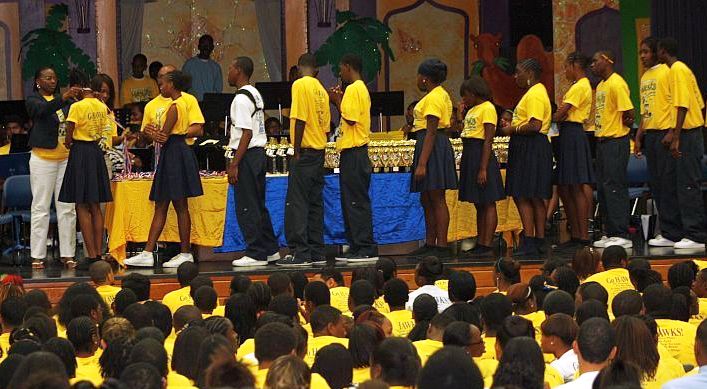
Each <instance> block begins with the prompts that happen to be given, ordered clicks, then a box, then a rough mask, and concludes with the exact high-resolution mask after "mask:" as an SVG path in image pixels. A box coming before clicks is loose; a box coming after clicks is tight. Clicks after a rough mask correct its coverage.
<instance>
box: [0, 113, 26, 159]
mask: <svg viewBox="0 0 707 389" xmlns="http://www.w3.org/2000/svg"><path fill="white" fill-rule="evenodd" d="M3 127H4V130H5V136H7V141H8V143H7V144H6V145H5V146H2V147H0V155H8V154H10V151H11V149H12V136H13V135H27V128H25V120H24V119H23V118H21V117H20V116H18V115H14V114H10V115H7V116H5V117H4V121H3ZM15 152H20V151H15Z"/></svg>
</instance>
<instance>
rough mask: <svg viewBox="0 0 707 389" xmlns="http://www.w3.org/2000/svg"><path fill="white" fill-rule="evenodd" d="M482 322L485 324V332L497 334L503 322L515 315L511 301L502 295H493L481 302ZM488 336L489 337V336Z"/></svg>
mask: <svg viewBox="0 0 707 389" xmlns="http://www.w3.org/2000/svg"><path fill="white" fill-rule="evenodd" d="M479 305H480V307H479V308H480V309H481V321H482V322H483V323H484V332H486V333H487V334H488V332H489V331H490V332H491V333H494V332H496V331H497V330H498V329H499V328H500V327H501V324H502V323H503V320H504V319H505V318H506V317H508V316H511V315H512V314H513V305H512V303H511V299H509V298H508V296H505V295H503V294H501V293H491V294H489V295H488V296H486V297H484V299H483V300H481V304H479ZM487 336H488V335H487Z"/></svg>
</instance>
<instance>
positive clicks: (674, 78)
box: [668, 61, 705, 129]
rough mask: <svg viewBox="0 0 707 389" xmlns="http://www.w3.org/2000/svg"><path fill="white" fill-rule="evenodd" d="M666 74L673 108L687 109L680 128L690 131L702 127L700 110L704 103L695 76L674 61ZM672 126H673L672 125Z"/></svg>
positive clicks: (703, 123) (684, 66)
mask: <svg viewBox="0 0 707 389" xmlns="http://www.w3.org/2000/svg"><path fill="white" fill-rule="evenodd" d="M668 74H669V76H670V95H671V97H672V99H673V107H675V108H677V107H682V108H687V114H686V115H685V122H684V123H683V125H682V128H684V129H692V128H696V127H702V126H704V125H705V118H704V116H703V115H702V109H703V108H704V107H705V101H704V99H703V98H702V93H701V92H700V87H699V86H698V85H697V79H695V74H694V73H692V70H690V68H689V67H687V65H685V64H684V63H682V62H681V61H676V62H675V63H674V64H673V66H671V67H670V71H669V72H668ZM676 115H677V113H676ZM674 126H675V124H673V127H674Z"/></svg>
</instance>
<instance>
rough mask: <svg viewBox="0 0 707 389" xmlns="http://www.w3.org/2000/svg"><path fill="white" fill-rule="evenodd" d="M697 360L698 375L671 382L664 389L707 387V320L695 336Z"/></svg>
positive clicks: (698, 328) (701, 324)
mask: <svg viewBox="0 0 707 389" xmlns="http://www.w3.org/2000/svg"><path fill="white" fill-rule="evenodd" d="M695 360H696V361H697V366H698V368H699V370H698V373H697V374H694V375H688V376H686V377H683V378H678V379H676V380H673V381H670V382H668V383H666V384H665V385H663V389H698V388H704V387H705V385H707V320H705V321H703V322H702V323H700V325H699V327H697V332H696V335H695Z"/></svg>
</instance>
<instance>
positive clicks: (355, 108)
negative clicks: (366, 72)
mask: <svg viewBox="0 0 707 389" xmlns="http://www.w3.org/2000/svg"><path fill="white" fill-rule="evenodd" d="M341 117H342V119H341V130H340V132H339V137H338V138H337V139H336V149H337V150H342V149H348V148H352V147H359V146H363V145H365V144H368V142H369V140H370V137H371V95H370V94H369V93H368V88H366V84H364V83H363V81H361V80H357V81H354V83H353V84H351V85H349V86H347V87H346V91H345V92H344V97H343V98H342V99H341ZM344 119H346V120H349V121H352V122H355V123H354V124H353V125H350V124H349V123H347V122H346V120H344Z"/></svg>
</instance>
